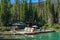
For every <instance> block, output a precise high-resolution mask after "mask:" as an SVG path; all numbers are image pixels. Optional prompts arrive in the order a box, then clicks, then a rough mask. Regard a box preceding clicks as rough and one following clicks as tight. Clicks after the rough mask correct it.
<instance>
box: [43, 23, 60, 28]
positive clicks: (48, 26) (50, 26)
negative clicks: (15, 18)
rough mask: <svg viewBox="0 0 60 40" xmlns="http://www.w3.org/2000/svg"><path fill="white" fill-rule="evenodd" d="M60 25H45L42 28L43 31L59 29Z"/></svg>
mask: <svg viewBox="0 0 60 40" xmlns="http://www.w3.org/2000/svg"><path fill="white" fill-rule="evenodd" d="M59 28H60V25H59V24H45V25H44V26H42V29H59Z"/></svg>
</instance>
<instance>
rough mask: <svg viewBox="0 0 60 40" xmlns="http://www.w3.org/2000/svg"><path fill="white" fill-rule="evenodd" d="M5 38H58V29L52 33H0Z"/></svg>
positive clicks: (19, 39)
mask: <svg viewBox="0 0 60 40" xmlns="http://www.w3.org/2000/svg"><path fill="white" fill-rule="evenodd" d="M0 37H4V38H6V39H17V40H60V30H58V31H57V32H52V33H41V34H37V35H0Z"/></svg>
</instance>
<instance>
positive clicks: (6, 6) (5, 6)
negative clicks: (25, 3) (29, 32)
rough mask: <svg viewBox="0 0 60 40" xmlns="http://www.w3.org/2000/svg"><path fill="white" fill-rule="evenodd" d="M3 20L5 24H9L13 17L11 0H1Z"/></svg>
mask: <svg viewBox="0 0 60 40" xmlns="http://www.w3.org/2000/svg"><path fill="white" fill-rule="evenodd" d="M1 3H2V5H1V13H2V14H1V21H2V23H3V25H4V26H8V25H9V23H10V19H11V13H10V0H1Z"/></svg>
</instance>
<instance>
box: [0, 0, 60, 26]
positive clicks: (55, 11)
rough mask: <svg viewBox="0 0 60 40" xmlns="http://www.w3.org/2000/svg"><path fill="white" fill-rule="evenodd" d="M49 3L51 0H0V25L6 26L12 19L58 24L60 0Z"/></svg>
mask: <svg viewBox="0 0 60 40" xmlns="http://www.w3.org/2000/svg"><path fill="white" fill-rule="evenodd" d="M56 1H57V3H54V2H53V3H51V2H52V0H46V1H45V2H40V0H38V2H37V3H33V2H32V0H30V1H29V3H27V0H21V1H20V0H15V3H14V4H11V1H10V0H1V2H0V25H3V26H8V25H9V23H10V22H11V21H13V20H20V21H23V22H36V23H37V24H39V25H44V24H60V2H59V0H56Z"/></svg>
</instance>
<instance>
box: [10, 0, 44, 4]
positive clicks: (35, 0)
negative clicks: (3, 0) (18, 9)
mask: <svg viewBox="0 0 60 40" xmlns="http://www.w3.org/2000/svg"><path fill="white" fill-rule="evenodd" d="M43 1H45V0H41V1H40V2H43ZM27 2H29V0H27ZM32 2H33V3H35V2H38V0H32ZM11 3H14V0H11Z"/></svg>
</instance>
